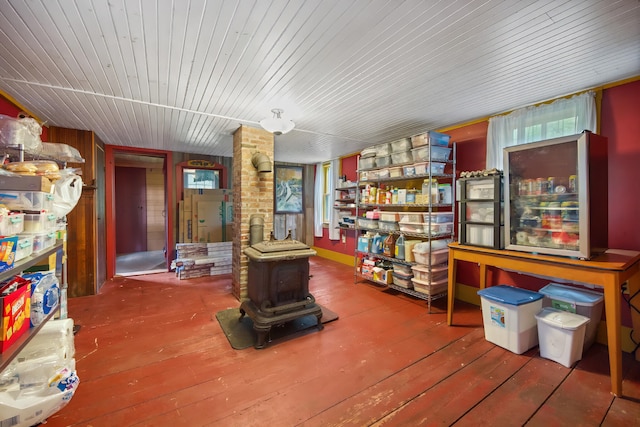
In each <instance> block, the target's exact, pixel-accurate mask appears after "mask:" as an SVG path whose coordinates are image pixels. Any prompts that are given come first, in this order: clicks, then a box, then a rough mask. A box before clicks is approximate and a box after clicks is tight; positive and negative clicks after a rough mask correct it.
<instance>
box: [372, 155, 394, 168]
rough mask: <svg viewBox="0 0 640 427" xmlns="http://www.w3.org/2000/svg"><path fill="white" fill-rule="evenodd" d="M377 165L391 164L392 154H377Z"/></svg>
mask: <svg viewBox="0 0 640 427" xmlns="http://www.w3.org/2000/svg"><path fill="white" fill-rule="evenodd" d="M375 159H376V167H377V168H379V167H383V166H389V165H390V164H391V156H390V155H387V156H376V158H375Z"/></svg>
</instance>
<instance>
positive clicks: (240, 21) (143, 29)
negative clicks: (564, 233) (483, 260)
mask: <svg viewBox="0 0 640 427" xmlns="http://www.w3.org/2000/svg"><path fill="white" fill-rule="evenodd" d="M639 74H640V2H639V1H638V0H619V1H615V0H604V1H593V0H581V1H577V0H558V1H552V0H538V1H525V0H504V1H499V0H484V1H482V0H478V1H455V0H442V1H435V0H432V1H430V0H407V1H400V0H307V1H303V0H289V1H285V0H272V1H268V0H253V1H251V0H136V1H131V0H82V1H78V0H0V90H2V91H4V92H5V93H6V94H7V95H9V96H10V97H13V98H14V99H15V100H17V101H18V102H19V103H20V104H21V105H23V106H24V107H25V108H26V109H28V110H29V111H30V112H31V113H33V114H34V115H35V116H37V117H38V118H39V119H41V120H43V121H46V124H48V125H55V126H61V127H68V128H75V129H90V130H94V131H95V132H96V133H97V134H98V136H99V137H100V138H101V139H102V140H103V141H104V142H105V143H108V144H113V145H119V146H129V147H144V148H154V149H160V150H171V151H182V152H188V153H198V154H208V155H220V156H231V155H232V136H231V134H232V132H233V131H234V130H235V129H237V128H238V126H239V125H240V124H246V125H249V126H255V127H259V125H258V121H259V120H261V119H263V118H266V117H271V112H270V111H271V109H273V108H281V109H284V115H283V117H285V118H287V119H291V120H293V121H294V122H295V123H296V128H295V130H293V131H292V132H290V133H289V134H286V135H282V136H276V138H275V141H276V142H275V144H276V145H275V160H278V161H283V162H300V163H315V162H318V161H322V160H328V159H330V158H336V157H338V156H341V155H345V154H349V153H353V152H356V151H360V150H361V149H362V148H363V147H366V146H369V145H372V144H375V143H379V142H385V141H389V140H393V139H397V138H401V137H407V136H411V135H415V134H417V133H420V132H423V131H426V130H431V129H437V128H441V127H444V126H449V125H453V124H456V123H462V122H466V121H470V120H474V119H477V118H481V117H486V116H489V115H491V114H496V113H500V112H504V111H508V110H511V109H514V108H517V107H520V106H524V105H528V104H532V103H535V102H539V101H543V100H546V99H550V98H554V97H557V96H561V95H565V94H569V93H574V92H577V91H581V90H584V89H588V88H590V87H595V86H599V85H602V84H605V83H609V82H614V81H619V80H622V79H626V78H630V77H634V76H637V75H639Z"/></svg>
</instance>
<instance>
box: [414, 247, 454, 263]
mask: <svg viewBox="0 0 640 427" xmlns="http://www.w3.org/2000/svg"><path fill="white" fill-rule="evenodd" d="M413 257H414V259H415V261H416V263H418V264H424V265H428V264H429V261H431V265H434V264H442V263H444V262H447V261H448V260H449V248H445V249H438V250H432V251H431V252H429V251H428V250H424V249H423V248H422V247H421V246H420V245H416V246H414V248H413Z"/></svg>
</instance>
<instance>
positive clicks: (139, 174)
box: [115, 166, 147, 255]
mask: <svg viewBox="0 0 640 427" xmlns="http://www.w3.org/2000/svg"><path fill="white" fill-rule="evenodd" d="M115 169H116V170H115V181H116V185H115V187H116V188H115V202H116V208H115V210H116V221H115V226H116V254H118V255H120V254H129V253H133V252H144V251H146V250H147V198H146V181H147V180H146V170H145V169H144V168H130V167H123V166H116V168H115Z"/></svg>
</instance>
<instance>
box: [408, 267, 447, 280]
mask: <svg viewBox="0 0 640 427" xmlns="http://www.w3.org/2000/svg"><path fill="white" fill-rule="evenodd" d="M411 269H412V271H413V276H414V277H415V278H416V279H418V280H421V281H423V282H426V283H431V282H439V281H440V280H442V279H446V278H447V275H448V273H449V267H448V265H447V264H438V265H432V266H431V270H429V267H427V266H424V265H413V266H411Z"/></svg>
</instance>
